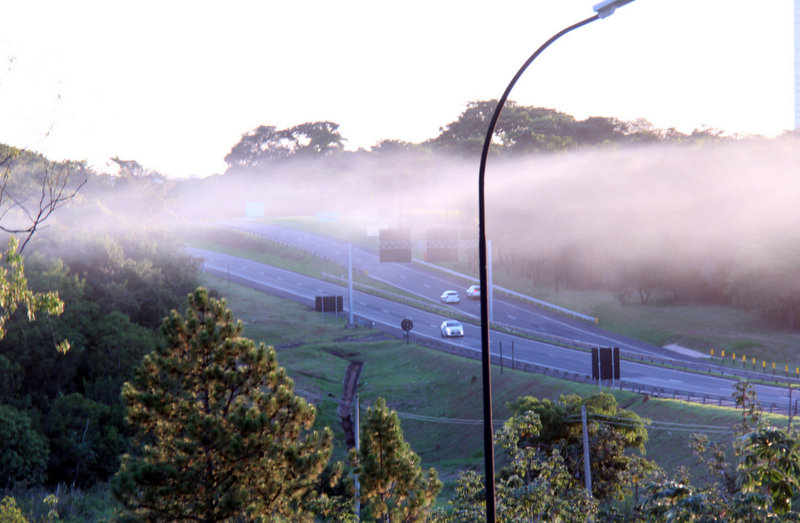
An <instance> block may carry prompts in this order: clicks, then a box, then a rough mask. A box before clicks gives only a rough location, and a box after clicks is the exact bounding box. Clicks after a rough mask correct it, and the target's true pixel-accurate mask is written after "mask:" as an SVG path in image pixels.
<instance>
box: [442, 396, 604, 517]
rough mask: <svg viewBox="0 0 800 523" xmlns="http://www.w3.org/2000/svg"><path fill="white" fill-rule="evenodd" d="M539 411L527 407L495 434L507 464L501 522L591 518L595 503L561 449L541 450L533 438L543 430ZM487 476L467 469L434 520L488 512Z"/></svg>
mask: <svg viewBox="0 0 800 523" xmlns="http://www.w3.org/2000/svg"><path fill="white" fill-rule="evenodd" d="M542 427H543V424H542V422H541V420H540V418H539V415H538V414H537V413H536V412H534V411H532V410H528V411H524V412H522V413H520V414H518V415H516V416H513V417H511V418H510V419H509V420H508V421H506V423H505V424H504V425H503V428H502V429H501V430H500V431H498V433H497V442H498V443H499V444H500V445H501V446H502V447H503V450H504V452H505V454H506V457H507V461H508V465H507V466H505V467H504V468H503V469H502V470H501V471H500V473H499V474H498V477H497V478H496V499H495V501H496V514H497V519H498V521H508V522H511V521H587V520H590V519H592V518H593V517H594V515H595V514H596V512H597V502H596V501H594V500H593V499H592V498H591V497H590V496H589V494H588V493H587V492H586V490H585V489H583V488H582V487H581V486H578V485H576V484H575V483H574V481H573V478H572V475H571V473H570V471H569V470H568V469H567V467H566V466H565V463H564V460H563V458H562V457H561V455H560V454H559V451H558V449H556V448H553V449H549V450H548V449H540V448H539V447H537V446H532V445H530V442H531V441H532V440H533V439H535V438H537V437H538V436H539V435H540V434H541V430H542ZM484 498H485V489H484V484H483V478H482V477H481V476H480V475H478V474H476V473H474V472H467V473H464V474H462V475H461V476H460V477H459V479H458V486H457V488H456V496H455V498H454V499H453V500H451V501H450V507H449V509H447V510H439V511H437V512H436V513H435V516H434V521H436V522H443V523H444V522H465V523H466V522H471V521H479V520H481V519H483V517H484V515H485V511H486V508H485V507H486V504H485V499H484Z"/></svg>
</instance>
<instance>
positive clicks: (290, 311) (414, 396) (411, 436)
mask: <svg viewBox="0 0 800 523" xmlns="http://www.w3.org/2000/svg"><path fill="white" fill-rule="evenodd" d="M202 279H203V284H204V285H206V286H208V287H209V288H211V289H215V290H216V291H217V292H218V293H219V294H220V295H222V296H224V297H225V298H226V299H228V303H229V306H230V307H231V308H232V310H233V311H234V316H235V317H237V318H239V319H242V320H243V321H244V322H245V335H246V336H248V337H250V338H253V339H254V340H256V341H263V342H264V343H266V344H268V345H269V344H271V345H273V346H274V347H275V348H276V350H277V352H278V362H279V364H280V365H281V366H283V367H285V368H286V369H287V372H288V374H289V376H291V377H292V379H293V380H294V382H295V386H296V390H297V392H298V394H301V395H303V396H304V397H306V398H307V399H309V401H311V402H312V403H314V404H315V405H316V406H317V408H318V420H317V425H318V427H321V426H328V427H330V428H331V429H332V430H333V431H334V435H335V439H336V444H335V451H334V459H335V460H341V459H344V457H345V454H346V449H345V448H344V434H343V432H342V429H341V426H340V420H339V417H338V414H337V412H336V409H337V407H338V400H339V399H340V398H341V396H342V393H343V378H344V373H345V369H346V368H347V365H348V363H349V362H350V361H356V360H357V361H361V362H363V368H362V372H361V375H360V379H359V388H358V393H359V396H360V402H361V409H362V416H363V413H364V412H365V410H366V408H367V407H368V406H369V405H370V404H371V403H372V402H373V401H374V400H375V399H376V398H378V397H383V398H385V399H386V401H387V403H388V405H389V406H390V407H391V408H393V409H395V410H396V411H397V412H398V414H399V415H400V418H401V422H402V427H403V432H404V435H405V437H406V439H407V440H408V442H409V443H410V444H411V446H412V448H413V449H414V450H415V452H417V453H418V454H419V455H420V457H421V460H422V466H423V467H425V468H427V467H435V468H436V469H437V470H438V472H439V475H440V477H441V478H442V480H443V481H445V483H446V487H447V488H446V491H445V492H444V493H443V494H442V497H441V499H448V497H449V496H451V495H452V488H453V487H454V481H455V479H456V477H457V475H458V473H459V472H461V471H463V470H466V469H473V470H477V471H479V472H480V471H481V470H482V467H483V450H482V449H483V439H482V438H483V436H482V428H481V424H480V423H481V420H482V417H483V411H482V401H481V398H482V396H481V394H482V381H481V368H480V362H479V361H476V360H469V359H466V358H461V357H457V356H453V355H449V354H444V353H439V352H436V351H434V350H431V349H427V348H424V347H421V346H415V345H406V344H405V342H404V341H402V340H399V339H395V338H392V337H391V336H389V335H388V334H385V333H381V332H380V331H377V330H374V329H346V328H345V321H344V319H338V320H337V319H333V318H331V319H324V318H322V317H321V316H320V315H319V313H316V312H313V311H311V310H310V309H309V308H307V307H305V306H302V305H299V304H296V303H294V302H290V301H287V300H284V299H280V298H276V297H273V296H270V295H268V294H265V293H262V292H260V291H255V290H252V289H249V288H246V287H242V286H239V285H236V284H228V283H227V282H226V281H225V280H222V279H220V278H215V277H213V276H210V275H205V274H204V275H203V276H202ZM492 373H493V376H492V395H493V415H494V420H495V422H496V424H497V423H499V422H502V421H503V420H505V419H507V418H508V416H509V410H508V408H507V406H506V405H507V404H508V403H510V402H513V401H514V400H516V399H517V398H518V397H520V396H524V395H530V396H535V397H539V398H550V399H558V397H559V396H560V395H562V394H570V393H575V394H579V395H581V396H588V395H591V394H594V393H595V392H597V390H598V388H597V386H596V385H589V384H577V383H573V382H569V381H564V380H559V379H556V378H551V377H547V376H542V375H537V374H527V373H523V372H521V371H509V370H508V369H503V370H502V372H501V370H500V369H499V368H498V367H495V368H494V369H493V371H492ZM604 390H605V391H608V389H604ZM613 394H614V396H615V397H616V398H617V401H618V403H619V404H620V406H621V407H623V408H627V409H630V410H632V411H634V412H636V413H638V414H639V415H641V416H643V417H646V418H650V419H653V420H656V421H658V422H662V424H659V425H654V426H653V427H652V428H651V429H650V431H649V433H650V441H649V442H648V444H647V454H646V456H647V457H648V458H649V459H653V460H654V461H656V462H657V463H658V464H659V465H661V466H662V467H663V468H664V469H665V470H666V471H667V473H672V472H674V471H675V470H676V468H677V467H678V466H685V467H687V468H688V469H689V470H690V472H691V473H692V474H693V475H694V476H698V477H699V476H702V471H703V468H702V467H700V466H698V465H697V463H696V460H695V458H694V456H693V454H692V450H691V448H690V447H689V436H690V435H691V433H692V432H693V431H697V432H699V431H700V430H695V429H698V427H697V426H698V425H714V426H718V427H721V428H722V430H724V431H725V433H724V434H714V433H712V434H709V439H710V440H711V441H720V442H722V443H723V444H724V446H725V448H730V443H731V440H732V437H733V434H732V430H729V429H730V427H731V425H732V424H734V423H736V422H737V421H738V420H739V419H740V416H741V414H740V413H739V412H738V411H736V410H735V409H731V408H724V407H716V406H703V405H697V404H689V403H686V402H682V401H678V400H667V399H657V398H651V397H647V396H643V395H639V394H634V393H631V392H626V391H614V392H613ZM770 419H771V420H773V422H774V423H776V424H777V425H778V426H783V425H785V424H786V417H782V416H777V415H775V416H771V417H770ZM463 420H472V422H473V423H470V424H467V423H466V422H465V421H463ZM663 422H667V423H673V424H677V425H663ZM496 426H497V425H496ZM501 454H502V453H501V450H500V449H498V450H497V451H496V455H497V460H498V464H501V463H502V455H501Z"/></svg>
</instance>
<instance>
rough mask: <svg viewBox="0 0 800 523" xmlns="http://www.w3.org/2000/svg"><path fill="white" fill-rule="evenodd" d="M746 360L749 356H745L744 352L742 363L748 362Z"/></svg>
mask: <svg viewBox="0 0 800 523" xmlns="http://www.w3.org/2000/svg"><path fill="white" fill-rule="evenodd" d="M746 361H747V358H745V357H744V354H742V363H744V362H746Z"/></svg>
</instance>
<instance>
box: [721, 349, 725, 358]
mask: <svg viewBox="0 0 800 523" xmlns="http://www.w3.org/2000/svg"><path fill="white" fill-rule="evenodd" d="M722 357H723V358H724V357H725V349H722Z"/></svg>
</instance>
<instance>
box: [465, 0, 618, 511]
mask: <svg viewBox="0 0 800 523" xmlns="http://www.w3.org/2000/svg"><path fill="white" fill-rule="evenodd" d="M631 1H632V0H616V1H615V0H603V1H602V2H600V3H599V4H597V5H596V6H595V7H594V9H595V11H596V12H597V13H598V14H595V15H594V16H591V17H589V18H587V19H585V20H581V21H580V22H578V23H576V24H573V25H571V26H569V27H566V28H564V29H562V30H561V31H559V32H558V33H556V34H554V35H553V36H551V37H550V39H549V40H547V41H546V42H545V43H544V44H542V45H541V46H540V47H539V49H537V50H536V52H534V53H533V54H532V55H531V56H530V58H528V60H527V61H526V62H525V63H524V64H522V67H520V68H519V71H517V73H516V74H515V75H514V77H513V78H512V79H511V82H509V84H508V86H507V87H506V90H505V92H504V93H503V96H501V97H500V99H499V100H498V101H497V106H496V107H495V109H494V113H492V117H491V119H490V120H489V126H488V128H487V129H486V137H485V138H484V141H483V148H482V149H481V162H480V168H479V169H478V265H479V266H478V270H479V273H480V282H481V368H482V377H483V454H484V461H485V469H486V476H485V480H486V521H487V523H494V522H495V518H496V514H495V484H494V443H493V440H492V372H491V355H490V350H491V345H489V300H488V298H489V296H488V291H489V288H488V284H489V278H488V274H487V272H488V266H487V265H488V260H487V253H486V196H485V192H484V185H485V179H486V160H487V159H488V157H489V148H490V147H491V144H492V137H493V136H494V131H495V128H496V127H497V121H498V119H499V118H500V111H501V110H502V109H503V105H505V103H506V100H508V95H509V94H510V93H511V89H513V88H514V85H516V83H517V81H518V80H519V78H520V77H521V76H522V73H524V72H525V70H526V69H527V68H528V66H529V65H531V63H533V61H534V60H535V59H536V58H537V57H538V56H539V55H540V54H542V52H543V51H544V50H545V49H547V48H548V47H549V46H550V44H552V43H553V42H555V41H556V40H558V39H559V38H561V37H562V36H564V35H565V34H567V33H569V32H570V31H573V30H575V29H578V28H579V27H582V26H584V25H586V24H589V23H591V22H594V21H595V20H599V19H600V18H601V17H602V18H605V17H607V16H609V15H611V14H612V13H613V12H614V10H615V9H616V8H617V7H619V6H622V5H625V4H628V3H630V2H631Z"/></svg>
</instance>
